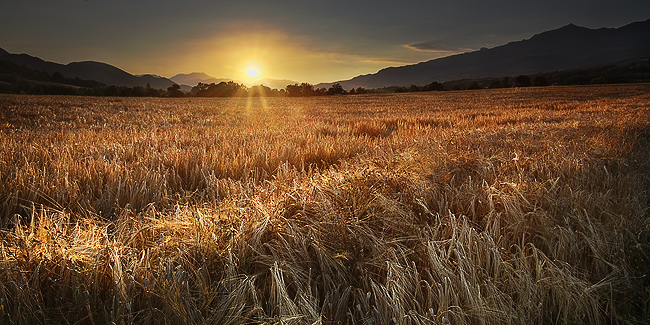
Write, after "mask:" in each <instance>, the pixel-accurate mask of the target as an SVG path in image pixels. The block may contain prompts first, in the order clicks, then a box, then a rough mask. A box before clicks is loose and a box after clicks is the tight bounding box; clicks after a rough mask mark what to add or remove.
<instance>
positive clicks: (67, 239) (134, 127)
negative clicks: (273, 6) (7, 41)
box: [0, 85, 650, 324]
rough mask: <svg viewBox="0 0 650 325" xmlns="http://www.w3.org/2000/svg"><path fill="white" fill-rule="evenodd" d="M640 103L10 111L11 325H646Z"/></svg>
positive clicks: (6, 156)
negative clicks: (199, 324)
mask: <svg viewBox="0 0 650 325" xmlns="http://www.w3.org/2000/svg"><path fill="white" fill-rule="evenodd" d="M649 93H650V85H626V86H599V87H573V88H564V87H562V88H560V87H549V88H539V89H535V88H530V89H504V90H490V91H475V92H472V91H466V92H446V93H429V94H401V95H363V96H346V97H338V96H337V97H327V98H321V97H318V98H267V99H263V98H262V99H258V98H254V99H246V98H236V99H196V98H193V99H126V98H125V99H122V98H113V99H106V98H80V97H38V96H2V97H0V133H1V134H2V136H1V138H0V228H1V229H2V230H1V232H0V235H2V244H1V246H0V265H1V266H0V299H1V301H0V314H1V316H0V319H1V320H0V322H3V323H14V324H33V323H71V324H74V323H87V324H104V323H111V322H114V323H116V324H133V323H137V324H149V323H156V324H159V323H169V324H185V323H211V324H241V323H262V324H272V323H278V324H338V323H341V324H388V323H398V324H441V323H451V324H495V323H514V324H530V323H589V324H599V323H603V324H607V323H632V324H634V323H639V324H641V323H644V322H648V321H650V279H649V278H648V275H649V274H650V256H648V255H649V253H648V252H650V247H648V243H649V242H650V231H649V230H648V227H650V224H649V223H650V216H649V215H648V207H649V203H650V192H649V190H650V179H649V174H648V172H647V170H649V169H650V166H649V162H650V150H649V149H650V142H649V141H648V140H649V139H650V133H649V132H650V131H649V128H648V125H649V122H650V95H648V94H649Z"/></svg>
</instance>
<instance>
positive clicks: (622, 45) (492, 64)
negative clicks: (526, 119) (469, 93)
mask: <svg viewBox="0 0 650 325" xmlns="http://www.w3.org/2000/svg"><path fill="white" fill-rule="evenodd" d="M644 57H650V19H648V20H645V21H640V22H633V23H631V24H628V25H625V26H622V27H618V28H599V29H590V28H586V27H581V26H577V25H575V24H573V23H571V24H568V25H565V26H562V27H560V28H557V29H554V30H549V31H545V32H541V33H538V34H535V35H533V36H532V37H530V38H529V39H524V40H521V41H513V42H509V43H507V44H504V45H500V46H496V47H493V48H489V49H485V48H483V49H481V50H478V51H472V52H466V53H461V54H455V55H451V56H447V57H443V58H438V59H433V60H428V61H424V62H419V63H415V64H411V65H405V66H400V67H388V68H384V69H381V70H379V71H378V72H376V73H373V74H366V75H360V76H357V77H354V78H352V79H348V80H342V81H338V83H339V84H341V85H342V86H343V87H344V88H345V89H351V88H356V87H364V88H382V87H390V86H410V85H425V84H429V83H431V82H435V81H437V82H444V81H450V80H460V79H473V78H485V77H496V76H516V75H522V74H524V75H526V74H536V73H541V72H552V71H560V70H567V69H577V68H586V67H591V66H597V65H602V64H612V63H616V62H621V61H625V60H631V59H639V58H644ZM331 84H333V83H322V84H319V85H317V87H328V86H330V85H331Z"/></svg>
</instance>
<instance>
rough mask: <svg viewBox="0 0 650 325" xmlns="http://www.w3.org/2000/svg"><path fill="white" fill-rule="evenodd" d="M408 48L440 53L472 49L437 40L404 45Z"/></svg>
mask: <svg viewBox="0 0 650 325" xmlns="http://www.w3.org/2000/svg"><path fill="white" fill-rule="evenodd" d="M404 47H406V48H407V49H409V50H413V51H419V52H433V53H441V54H453V53H460V52H467V51H471V50H472V49H469V48H466V47H458V46H452V45H449V44H445V43H439V42H419V43H413V44H406V45H404Z"/></svg>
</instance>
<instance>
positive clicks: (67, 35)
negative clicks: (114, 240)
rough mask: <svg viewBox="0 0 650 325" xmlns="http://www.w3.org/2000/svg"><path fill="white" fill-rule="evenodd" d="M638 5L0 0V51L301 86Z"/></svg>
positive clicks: (617, 22)
mask: <svg viewBox="0 0 650 325" xmlns="http://www.w3.org/2000/svg"><path fill="white" fill-rule="evenodd" d="M648 18H650V1H648V0H618V1H611V0H610V1H604V0H590V1H583V0H578V1H570V0H563V1H558V0H549V1H524V0H519V1H505V0H492V1H485V0H455V1H444V2H443V1H415V0H403V1H395V0H392V1H385V0H375V1H365V0H364V1H354V2H351V1H338V0H325V1H318V2H316V1H307V0H303V1H293V0H275V1H270V0H254V1H246V0H239V1H232V0H231V1H208V0H188V1H167V0H141V1H138V0H129V1H127V0H87V1H83V0H58V1H53V0H3V1H2V9H1V10H0V47H1V48H4V49H5V50H7V51H9V52H12V53H29V54H32V55H35V56H39V57H41V58H43V59H45V60H50V61H55V62H60V63H68V62H72V61H83V60H95V61H102V62H106V63H110V64H113V65H116V66H118V67H120V68H122V69H125V70H127V71H128V72H130V73H134V74H143V73H154V74H159V75H163V76H166V77H171V76H173V75H175V74H178V73H189V72H198V71H200V72H206V73H208V74H210V75H213V76H215V77H227V78H235V79H245V75H244V74H243V71H244V70H245V69H246V67H247V66H249V65H251V64H255V65H257V66H258V67H259V68H260V69H261V72H262V77H269V78H276V79H292V80H296V81H307V82H312V83H318V82H327V81H335V80H341V79H349V78H352V77H354V76H356V75H359V74H366V73H374V72H376V71H377V70H379V69H381V68H384V67H387V66H397V65H404V64H409V63H415V62H420V61H425V60H429V59H433V58H437V57H442V56H447V55H451V54H455V53H460V52H465V51H471V50H477V49H479V48H481V47H493V46H497V45H501V44H505V43H507V42H510V41H517V40H521V39H525V38H530V37H531V36H532V35H534V34H537V33H540V32H543V31H546V30H550V29H556V28H559V27H561V26H564V25H566V24H569V23H574V24H576V25H579V26H584V27H590V28H600V27H620V26H623V25H626V24H628V23H631V22H634V21H641V20H646V19H648Z"/></svg>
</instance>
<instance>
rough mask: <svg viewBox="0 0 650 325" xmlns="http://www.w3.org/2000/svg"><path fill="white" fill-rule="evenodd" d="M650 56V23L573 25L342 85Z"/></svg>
mask: <svg viewBox="0 0 650 325" xmlns="http://www.w3.org/2000/svg"><path fill="white" fill-rule="evenodd" d="M648 58H650V19H648V20H645V21H641V22H635V23H631V24H629V25H625V26H622V27H619V28H599V29H590V28H585V27H579V26H576V25H574V24H569V25H566V26H564V27H561V28H558V29H555V30H550V31H546V32H543V33H540V34H536V35H534V36H532V37H531V38H530V39H524V40H521V41H515V42H510V43H508V44H505V45H501V46H497V47H494V48H490V49H488V48H483V49H481V50H478V51H473V52H468V53H462V54H457V55H452V56H448V57H444V58H439V59H434V60H429V61H425V62H420V63H417V64H411V65H406V66H401V67H389V68H385V69H382V70H380V71H378V72H377V73H374V74H367V75H361V76H357V77H354V78H352V79H349V80H342V81H338V83H340V84H341V85H342V86H343V88H345V89H351V88H357V87H364V88H370V89H372V88H382V87H390V86H410V85H418V86H421V85H426V84H430V83H432V82H434V81H437V82H444V81H450V80H461V79H478V78H488V77H500V76H517V75H530V74H537V73H546V72H553V71H562V70H571V69H581V68H589V67H596V66H602V65H607V64H614V63H618V62H623V61H628V60H638V59H648ZM0 61H7V62H10V63H13V64H16V65H18V66H21V67H24V68H26V69H31V70H36V71H43V72H46V73H48V74H54V73H56V72H58V73H60V74H62V75H63V76H65V77H67V78H80V79H84V80H95V81H99V82H101V83H104V84H106V85H116V86H127V87H134V86H142V87H145V86H146V85H150V86H151V87H152V88H158V89H167V88H168V87H169V86H171V85H173V84H174V83H177V84H179V85H181V86H182V89H183V90H185V91H188V90H189V89H191V87H193V86H195V85H196V84H198V83H199V82H202V83H219V82H222V81H233V80H231V79H222V78H214V77H212V76H209V75H207V74H205V73H200V72H194V73H190V74H178V75H176V76H173V77H171V78H164V77H160V76H156V75H138V76H135V75H132V74H130V73H128V72H126V71H124V70H122V69H119V68H117V67H115V66H112V65H110V64H106V63H101V62H95V61H83V62H72V63H68V64H60V63H55V62H49V61H45V60H43V59H40V58H38V57H34V56H31V55H28V54H12V53H9V52H7V51H5V50H4V49H1V48H0ZM235 82H237V83H241V82H238V81H235ZM256 83H257V84H263V85H265V86H267V87H270V88H274V89H283V88H285V87H286V86H287V85H289V84H294V83H296V82H294V81H291V80H276V79H261V80H258V81H257V82H256ZM332 84H333V83H321V84H318V85H316V88H322V87H324V88H327V87H330V86H331V85H332Z"/></svg>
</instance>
